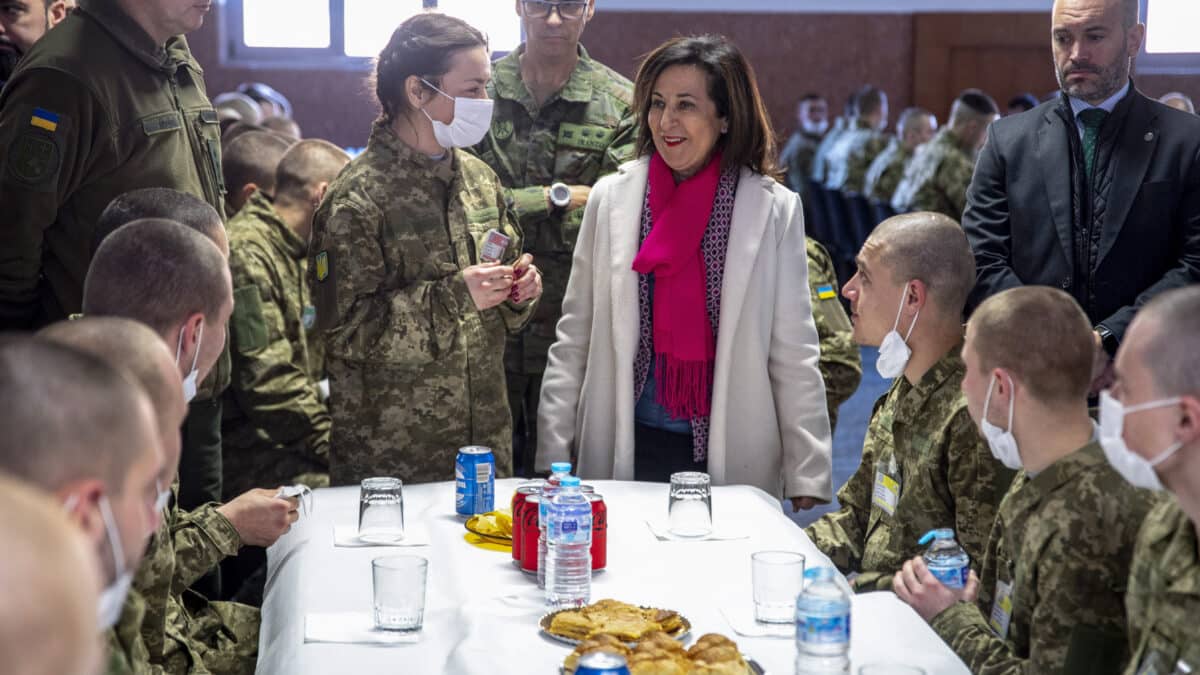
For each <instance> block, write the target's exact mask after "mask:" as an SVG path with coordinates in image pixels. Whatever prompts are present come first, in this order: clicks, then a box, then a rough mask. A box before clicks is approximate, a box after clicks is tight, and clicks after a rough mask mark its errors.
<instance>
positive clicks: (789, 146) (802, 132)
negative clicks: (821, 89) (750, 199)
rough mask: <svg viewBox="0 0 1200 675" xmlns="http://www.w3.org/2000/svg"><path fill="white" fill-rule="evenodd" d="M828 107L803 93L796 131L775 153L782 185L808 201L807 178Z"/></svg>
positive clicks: (824, 124)
mask: <svg viewBox="0 0 1200 675" xmlns="http://www.w3.org/2000/svg"><path fill="white" fill-rule="evenodd" d="M828 117H829V104H828V103H827V102H826V101H825V99H823V98H821V97H820V96H818V95H816V94H807V95H805V96H804V98H802V99H800V103H799V104H798V105H797V106H796V124H797V128H796V131H795V132H794V133H792V136H791V138H789V139H788V141H787V143H785V144H784V146H783V150H782V151H781V152H780V153H779V166H781V167H783V170H784V171H785V172H786V173H785V183H786V184H787V186H788V187H789V188H791V190H792V192H796V193H798V194H799V195H800V196H801V197H803V198H805V199H808V194H807V192H808V177H809V174H810V173H811V172H812V165H813V158H814V157H816V155H817V147H818V146H820V144H821V141H822V139H824V138H825V132H826V131H828V128H829V119H828Z"/></svg>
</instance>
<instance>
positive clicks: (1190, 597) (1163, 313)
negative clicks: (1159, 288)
mask: <svg viewBox="0 0 1200 675" xmlns="http://www.w3.org/2000/svg"><path fill="white" fill-rule="evenodd" d="M1198 334H1200V287H1197V286H1191V287H1188V288H1185V289H1181V290H1176V291H1170V292H1167V293H1164V294H1162V295H1160V296H1158V297H1157V298H1155V299H1154V300H1153V301H1152V302H1150V303H1149V304H1147V305H1146V307H1145V308H1143V309H1142V310H1141V311H1140V312H1139V313H1138V315H1137V316H1136V317H1135V318H1134V320H1133V323H1132V324H1131V325H1130V327H1129V330H1128V331H1127V332H1126V333H1125V339H1124V340H1122V341H1121V346H1120V349H1118V350H1117V358H1116V374H1117V380H1116V383H1115V385H1114V388H1113V390H1112V392H1111V394H1112V396H1113V397H1114V398H1115V399H1116V401H1117V403H1118V404H1119V405H1120V406H1121V408H1122V410H1123V411H1124V414H1123V416H1122V422H1123V424H1122V428H1123V432H1124V433H1123V434H1122V435H1121V441H1122V442H1121V443H1114V442H1113V441H1114V440H1115V439H1111V440H1110V438H1109V435H1108V434H1104V433H1103V431H1102V432H1101V440H1102V442H1103V443H1104V444H1105V452H1106V453H1107V454H1108V455H1109V458H1110V461H1112V460H1116V462H1115V463H1114V464H1113V466H1114V467H1115V468H1118V469H1119V470H1121V473H1122V475H1123V476H1125V477H1126V478H1127V479H1133V480H1136V483H1135V484H1136V485H1139V486H1142V487H1147V488H1150V489H1165V490H1166V491H1167V492H1168V493H1170V494H1168V495H1166V497H1165V498H1164V499H1163V500H1162V502H1161V503H1160V504H1159V505H1158V506H1156V507H1155V508H1154V510H1152V511H1151V512H1150V515H1149V516H1148V517H1147V518H1146V522H1145V524H1143V525H1142V530H1141V533H1140V534H1139V535H1138V540H1137V546H1136V548H1135V549H1134V554H1133V563H1132V565H1131V568H1130V572H1129V590H1128V592H1127V593H1126V595H1125V608H1126V610H1127V612H1128V614H1129V625H1128V634H1129V648H1130V653H1131V654H1132V656H1133V658H1132V659H1131V660H1130V663H1129V667H1128V669H1127V670H1126V671H1125V672H1126V673H1127V675H1170V674H1171V673H1186V672H1190V671H1194V670H1195V669H1196V667H1197V666H1200V623H1197V621H1196V617H1200V553H1198V552H1200V544H1198V543H1197V542H1198V537H1197V524H1198V523H1200V504H1197V503H1196V499H1195V495H1196V494H1197V490H1196V487H1197V485H1198V484H1200V478H1198V477H1200V471H1197V466H1200V460H1198V459H1197V458H1198V457H1200V452H1197V451H1198V450H1200V433H1198V432H1197V430H1196V427H1195V425H1194V424H1193V423H1190V422H1189V421H1188V420H1195V419H1196V416H1197V412H1198V411H1200V354H1198V353H1197V352H1196V349H1195V344H1194V340H1189V339H1184V338H1182V337H1181V336H1194V335H1198ZM1135 406H1144V407H1141V408H1135ZM1105 410H1107V409H1106V408H1104V406H1102V409H1101V413H1100V424H1101V428H1102V430H1103V429H1105V428H1106V427H1111V424H1110V423H1109V420H1107V418H1106V412H1105ZM1118 445H1123V446H1126V447H1116V446H1118ZM1122 457H1124V461H1122V459H1121V458H1122ZM1134 457H1137V458H1140V462H1139V461H1138V460H1136V459H1134ZM1130 460H1133V461H1130ZM1146 462H1156V465H1155V466H1154V467H1153V468H1151V469H1150V470H1149V471H1139V472H1136V473H1139V474H1141V475H1133V474H1131V473H1129V472H1130V469H1131V468H1132V467H1136V466H1137V465H1139V464H1141V465H1142V466H1143V467H1144V463H1146ZM1181 664H1185V665H1186V666H1188V667H1189V669H1185V668H1184V667H1183V666H1182V665H1181Z"/></svg>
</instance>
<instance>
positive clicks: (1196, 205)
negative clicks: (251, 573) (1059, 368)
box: [963, 0, 1200, 390]
mask: <svg viewBox="0 0 1200 675" xmlns="http://www.w3.org/2000/svg"><path fill="white" fill-rule="evenodd" d="M1052 24H1053V27H1052V42H1053V51H1054V59H1055V64H1056V68H1057V72H1058V82H1059V86H1060V89H1061V92H1060V95H1059V97H1058V99H1055V100H1052V101H1048V102H1046V103H1043V104H1042V105H1040V106H1038V107H1037V108H1034V109H1033V110H1030V111H1029V112H1026V113H1023V114H1020V115H1015V116H1012V117H1007V118H1004V119H1002V120H1000V121H998V122H996V123H995V124H993V125H992V128H991V130H990V132H989V137H988V141H987V145H986V146H985V148H984V150H983V152H982V153H981V156H980V159H979V163H978V165H977V167H976V169H975V176H974V179H973V180H972V182H971V187H970V190H969V191H968V194H967V208H966V212H965V213H964V215H963V227H964V228H965V229H966V232H967V236H968V238H969V239H970V241H971V247H972V248H973V249H974V251H975V260H976V264H977V267H978V277H979V278H978V285H977V286H976V288H975V291H974V292H973V294H972V298H971V302H970V304H969V308H973V307H974V306H976V305H978V304H979V303H980V302H982V301H983V299H984V298H986V297H988V296H990V295H993V294H995V293H998V292H1000V291H1003V290H1005V289H1008V288H1013V287H1015V286H1021V285H1024V284H1041V285H1047V286H1057V287H1060V288H1062V289H1064V290H1066V291H1067V292H1068V293H1070V294H1071V295H1073V296H1074V297H1075V299H1076V300H1077V301H1078V302H1079V304H1080V305H1082V306H1083V308H1084V310H1085V311H1086V312H1087V314H1088V318H1089V319H1090V320H1091V322H1092V325H1093V326H1094V327H1095V338H1096V345H1097V359H1096V363H1097V367H1096V373H1095V374H1096V381H1095V382H1094V383H1093V389H1094V390H1097V389H1099V388H1101V387H1102V386H1104V385H1105V383H1106V380H1107V371H1108V368H1107V366H1108V364H1109V362H1110V358H1111V356H1112V355H1113V354H1114V353H1115V351H1116V348H1117V345H1118V344H1120V341H1121V338H1122V336H1123V335H1124V334H1125V329H1126V328H1127V327H1128V325H1129V322H1130V321H1131V320H1132V318H1133V315H1134V312H1135V311H1136V310H1137V308H1139V307H1141V306H1142V305H1144V304H1145V303H1146V302H1148V301H1149V300H1150V299H1151V298H1152V297H1154V296H1155V295H1157V294H1159V293H1162V292H1163V291H1166V290H1169V289H1172V288H1177V287H1180V286H1186V285H1188V284H1192V283H1196V282H1198V281H1200V117H1196V116H1192V115H1187V114H1185V113H1182V112H1179V111H1177V110H1173V109H1171V108H1168V107H1167V106H1164V105H1161V104H1159V103H1157V102H1156V101H1152V100H1151V99H1149V98H1146V97H1145V96H1143V95H1142V94H1141V93H1140V92H1139V91H1137V89H1136V88H1134V87H1133V85H1132V82H1131V81H1130V79H1129V73H1130V68H1131V64H1132V59H1133V57H1134V56H1136V55H1137V53H1138V50H1139V49H1140V47H1141V44H1142V40H1143V38H1144V37H1145V34H1146V29H1145V26H1144V25H1142V24H1140V23H1139V22H1138V0H1056V2H1055V3H1054V10H1053V20H1052ZM1029 320H1030V321H1031V322H1036V321H1037V317H1030V318H1029Z"/></svg>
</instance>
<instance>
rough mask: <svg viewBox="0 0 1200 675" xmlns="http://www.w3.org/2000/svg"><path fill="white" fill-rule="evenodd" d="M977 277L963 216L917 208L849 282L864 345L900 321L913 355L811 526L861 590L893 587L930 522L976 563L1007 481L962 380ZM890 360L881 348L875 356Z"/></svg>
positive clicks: (874, 245) (878, 243)
mask: <svg viewBox="0 0 1200 675" xmlns="http://www.w3.org/2000/svg"><path fill="white" fill-rule="evenodd" d="M974 283H975V264H974V259H973V257H972V256H971V251H970V247H969V246H968V244H967V241H966V236H965V235H964V234H963V233H962V229H961V228H960V227H959V226H958V224H957V223H955V222H954V221H951V220H949V219H946V218H942V217H940V216H937V215H935V214H912V215H908V216H899V217H896V218H892V219H889V220H887V221H884V222H883V223H881V224H880V225H879V227H877V228H876V229H875V231H874V232H873V233H872V235H871V237H870V238H868V239H867V242H866V243H865V244H864V245H863V249H862V252H861V253H860V254H859V270H858V273H857V274H855V276H854V277H853V278H852V279H851V280H850V281H849V282H848V283H847V284H846V286H845V288H844V289H843V294H844V295H845V296H846V297H847V298H848V299H849V300H850V303H851V312H852V316H853V317H854V338H855V340H856V341H857V342H858V343H859V344H862V345H871V346H877V345H879V344H880V343H881V342H883V338H884V336H885V334H887V333H888V332H890V331H892V330H896V331H898V332H899V333H900V335H901V337H903V336H904V335H905V334H906V333H908V334H909V336H908V340H907V343H908V346H909V348H910V349H911V350H912V354H913V356H912V358H911V359H909V360H908V361H907V363H906V364H904V363H903V362H902V365H903V366H904V370H903V373H902V374H901V375H900V376H898V377H896V380H895V381H894V382H893V383H892V386H891V388H890V389H889V390H888V392H887V393H886V394H884V395H883V396H882V397H880V399H879V400H878V401H877V402H876V403H875V408H874V411H873V412H872V414H871V421H870V423H869V426H868V428H867V435H866V439H865V442H864V444H863V455H862V463H861V464H860V465H859V468H858V470H857V471H856V472H855V473H854V475H853V476H851V477H850V479H849V480H848V481H847V482H846V484H845V485H844V486H842V488H841V490H839V491H838V494H837V498H838V503H839V504H840V506H841V508H840V509H839V510H838V511H836V512H834V513H830V514H827V515H825V516H823V517H822V518H821V519H820V520H818V521H817V522H815V523H813V524H812V525H810V526H809V527H808V528H807V529H806V533H807V534H808V537H809V539H811V540H812V542H813V544H814V545H816V547H817V548H818V549H820V550H821V552H823V553H825V554H826V555H828V556H829V557H830V559H831V560H832V561H833V563H834V564H835V565H836V566H837V567H838V569H840V570H842V571H843V572H845V573H848V574H855V575H856V576H855V578H854V585H855V588H856V589H857V590H878V589H886V588H888V587H890V585H891V581H892V575H893V573H895V572H896V570H898V569H900V566H901V565H902V564H904V561H906V560H908V559H909V558H911V557H912V556H913V555H914V554H916V553H917V552H919V550H920V547H919V546H918V544H917V541H918V539H920V537H921V536H922V535H923V534H925V533H926V532H927V531H929V530H931V529H934V528H939V527H953V528H955V531H956V532H957V534H958V537H959V541H960V542H961V543H962V544H963V547H964V548H966V550H967V552H968V553H969V554H970V555H971V557H972V559H974V560H978V559H979V558H980V557H981V555H982V551H983V546H984V544H985V542H986V540H987V534H988V531H989V530H990V528H991V522H992V519H993V517H994V516H995V509H996V505H997V504H998V503H999V501H1000V496H1001V494H1003V491H1004V488H1005V487H1006V486H1007V485H1008V482H1009V481H1010V480H1011V478H1012V473H1011V472H1009V471H1006V470H1005V469H1004V468H1003V467H1002V466H1000V465H999V463H998V462H996V460H995V459H994V458H993V457H992V456H991V455H990V454H989V453H988V451H987V448H986V446H985V444H984V442H983V439H982V438H981V437H980V435H979V431H978V429H977V427H976V426H975V423H974V422H972V421H971V417H970V415H969V413H968V412H967V404H966V401H965V399H964V398H963V395H962V392H961V390H960V388H959V385H960V383H961V381H962V376H963V362H962V359H961V358H960V356H959V349H960V347H961V339H962V328H961V320H962V319H961V317H962V309H963V306H964V305H965V304H966V298H967V293H968V292H969V291H970V289H971V287H972V286H973V285H974ZM901 296H903V299H902V300H900V301H899V302H900V312H899V318H897V303H898V298H901ZM918 318H919V319H920V320H921V322H923V323H918V322H917V319H918ZM893 358H894V356H892V355H890V354H888V355H884V354H881V355H880V363H885V362H887V361H889V360H891V359H893ZM881 374H884V373H883V371H882V370H881ZM894 374H895V373H891V372H888V373H886V375H887V376H889V377H891V376H893V375H894Z"/></svg>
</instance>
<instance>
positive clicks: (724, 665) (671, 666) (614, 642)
mask: <svg viewBox="0 0 1200 675" xmlns="http://www.w3.org/2000/svg"><path fill="white" fill-rule="evenodd" d="M592 652H611V653H614V654H620V655H621V656H624V657H625V661H626V662H627V663H628V664H629V672H630V675H753V674H754V673H760V672H761V670H760V669H756V668H753V667H752V666H751V664H750V663H747V661H746V658H745V657H744V656H743V655H742V653H741V652H740V651H739V650H738V646H737V643H735V642H734V641H733V640H730V639H729V638H727V637H725V636H724V635H718V634H716V633H709V634H707V635H704V636H703V637H701V638H700V639H699V640H696V644H694V645H692V646H691V648H690V649H684V648H683V645H682V644H680V643H679V641H678V640H676V639H675V638H672V637H670V636H669V635H667V634H666V633H663V632H662V631H655V632H652V633H648V634H646V635H643V636H642V639H641V640H640V641H639V642H638V643H637V646H636V647H633V648H630V647H629V646H627V645H626V644H625V643H623V642H622V641H621V640H619V639H617V638H616V637H614V636H612V635H607V634H603V633H602V634H599V635H595V636H592V637H590V638H588V639H587V640H584V641H583V642H581V643H579V645H577V646H576V647H575V651H573V652H571V654H570V655H569V656H567V659H566V661H565V662H564V663H563V667H562V672H563V673H564V675H574V673H575V669H576V668H578V667H579V660H580V659H582V658H583V656H584V655H585V654H590V653H592Z"/></svg>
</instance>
